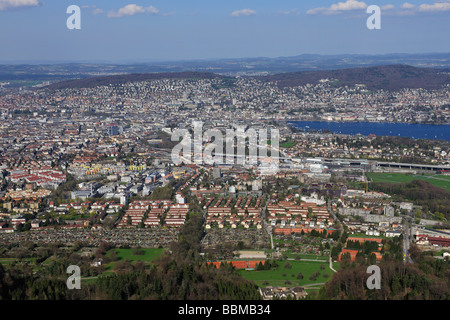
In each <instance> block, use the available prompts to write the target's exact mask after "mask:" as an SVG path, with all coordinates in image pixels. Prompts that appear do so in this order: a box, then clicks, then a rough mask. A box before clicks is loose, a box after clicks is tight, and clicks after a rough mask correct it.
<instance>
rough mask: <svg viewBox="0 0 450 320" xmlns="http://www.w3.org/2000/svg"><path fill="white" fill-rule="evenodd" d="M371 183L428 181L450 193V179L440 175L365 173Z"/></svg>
mask: <svg viewBox="0 0 450 320" xmlns="http://www.w3.org/2000/svg"><path fill="white" fill-rule="evenodd" d="M366 175H367V177H368V178H369V179H370V181H372V182H388V183H404V182H410V181H413V180H424V181H428V182H429V183H431V184H432V185H434V186H436V187H439V188H442V189H444V190H447V191H450V177H449V176H444V175H440V174H424V175H421V174H417V175H416V174H405V173H374V172H368V173H366Z"/></svg>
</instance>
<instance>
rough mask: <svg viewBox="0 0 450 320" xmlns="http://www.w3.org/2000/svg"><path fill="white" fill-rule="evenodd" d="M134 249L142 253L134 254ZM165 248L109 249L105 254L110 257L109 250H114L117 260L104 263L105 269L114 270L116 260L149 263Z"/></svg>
mask: <svg viewBox="0 0 450 320" xmlns="http://www.w3.org/2000/svg"><path fill="white" fill-rule="evenodd" d="M136 250H139V251H141V252H142V254H136ZM164 250H165V249H159V248H151V249H148V248H145V249H144V248H141V249H136V248H131V249H123V248H120V249H111V250H109V251H108V252H107V254H106V256H107V257H110V256H111V252H112V251H114V252H115V253H116V255H117V260H116V261H112V262H109V263H107V264H105V271H106V272H108V271H112V270H114V265H115V264H116V263H117V262H121V261H126V260H128V261H129V262H130V263H131V264H134V263H135V262H138V261H142V262H144V263H151V262H152V261H154V260H156V259H158V258H159V257H160V256H161V255H162V254H163V253H164Z"/></svg>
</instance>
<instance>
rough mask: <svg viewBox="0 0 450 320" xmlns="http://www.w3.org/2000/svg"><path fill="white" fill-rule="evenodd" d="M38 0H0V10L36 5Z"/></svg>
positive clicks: (38, 3)
mask: <svg viewBox="0 0 450 320" xmlns="http://www.w3.org/2000/svg"><path fill="white" fill-rule="evenodd" d="M39 5H40V2H39V1H38V0H0V11H3V10H8V9H18V8H23V7H37V6H39Z"/></svg>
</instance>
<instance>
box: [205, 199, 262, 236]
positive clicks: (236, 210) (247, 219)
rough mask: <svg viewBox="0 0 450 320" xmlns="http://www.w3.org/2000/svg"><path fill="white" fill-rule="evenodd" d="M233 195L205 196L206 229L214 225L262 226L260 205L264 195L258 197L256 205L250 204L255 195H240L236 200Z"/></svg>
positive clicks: (222, 226)
mask: <svg viewBox="0 0 450 320" xmlns="http://www.w3.org/2000/svg"><path fill="white" fill-rule="evenodd" d="M234 199H235V198H234V197H233V196H230V197H228V198H227V199H225V198H224V197H220V198H219V199H216V198H214V197H211V198H204V199H202V202H205V201H206V203H205V205H204V206H203V208H204V209H206V212H207V218H206V225H205V228H206V229H211V228H214V227H218V228H224V227H227V226H228V227H231V228H233V229H235V228H237V227H239V226H243V227H244V228H246V229H248V228H250V227H255V228H257V229H261V228H262V224H263V220H262V208H261V207H260V204H261V200H262V197H257V198H256V203H255V205H254V206H250V204H251V202H252V200H253V197H252V196H250V197H247V198H244V197H241V196H240V197H238V198H237V200H236V202H235V203H234V204H232V202H234V201H233V200H234Z"/></svg>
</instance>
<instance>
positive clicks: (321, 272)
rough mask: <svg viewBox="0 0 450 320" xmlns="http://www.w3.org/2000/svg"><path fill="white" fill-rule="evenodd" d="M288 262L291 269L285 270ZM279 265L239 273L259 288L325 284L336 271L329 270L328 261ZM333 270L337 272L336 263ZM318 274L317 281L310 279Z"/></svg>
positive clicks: (293, 262)
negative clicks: (273, 267) (272, 267)
mask: <svg viewBox="0 0 450 320" xmlns="http://www.w3.org/2000/svg"><path fill="white" fill-rule="evenodd" d="M287 262H289V264H290V265H291V268H285V266H286V263H287ZM277 263H278V267H277V268H275V269H272V270H261V271H257V270H239V273H240V274H241V275H242V276H243V277H244V278H246V279H249V280H252V281H254V282H255V283H256V285H258V286H259V287H267V286H280V287H285V286H288V287H292V286H304V285H308V284H315V283H324V282H327V281H328V280H329V279H331V277H332V276H333V273H334V271H333V270H331V269H330V268H329V263H328V261H327V262H319V261H318V262H313V261H301V260H300V261H296V260H285V261H277ZM321 266H322V268H323V269H322V268H321ZM333 268H334V269H336V270H337V268H338V265H337V264H336V263H334V264H333ZM316 272H318V275H317V277H316V278H315V279H310V277H311V276H312V275H313V274H314V273H316ZM299 273H301V274H302V275H303V278H302V279H299V278H298V274H299Z"/></svg>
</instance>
